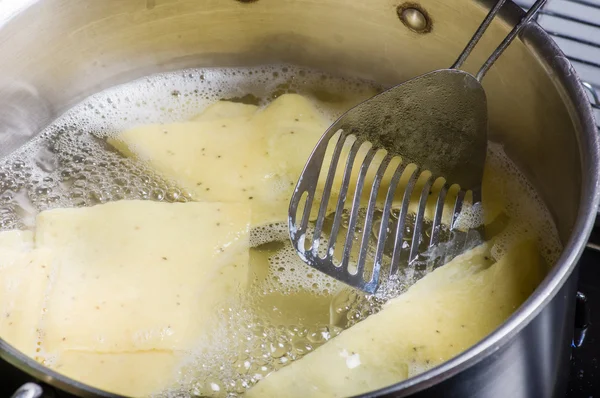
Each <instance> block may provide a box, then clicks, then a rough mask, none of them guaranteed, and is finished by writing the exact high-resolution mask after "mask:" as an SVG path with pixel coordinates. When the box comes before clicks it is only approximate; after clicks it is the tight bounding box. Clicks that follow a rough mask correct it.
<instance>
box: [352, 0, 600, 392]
mask: <svg viewBox="0 0 600 398" xmlns="http://www.w3.org/2000/svg"><path fill="white" fill-rule="evenodd" d="M507 6H510V9H508V10H503V11H506V12H502V14H503V15H499V16H498V17H497V18H502V19H503V20H512V19H513V18H516V20H518V19H520V17H521V16H522V15H524V11H523V10H522V9H521V8H520V7H519V6H517V5H516V4H514V3H512V2H508V4H507ZM520 39H521V40H522V41H523V42H526V43H527V46H528V47H529V49H530V50H531V51H532V52H533V53H534V54H535V55H536V56H537V57H538V59H539V60H540V61H541V62H542V64H543V66H544V68H545V69H546V71H547V72H551V78H552V79H553V82H554V84H555V85H556V86H557V89H559V91H562V92H561V95H562V96H563V98H564V97H565V96H568V98H570V99H571V103H570V104H567V105H570V109H569V113H570V116H571V118H572V120H573V123H575V124H579V129H580V130H581V136H580V137H578V138H579V150H580V153H581V155H582V156H581V168H582V170H583V173H582V190H581V199H580V206H579V211H578V214H577V220H576V222H575V225H574V227H573V230H572V231H571V235H570V237H569V240H568V241H567V244H566V245H565V247H564V249H563V252H562V254H561V255H560V257H559V259H558V260H557V262H556V264H555V265H554V267H552V270H551V271H550V272H549V273H548V275H546V277H545V278H544V280H543V281H542V283H541V284H540V285H539V286H538V287H537V289H536V290H535V291H534V293H533V294H532V295H531V296H530V297H529V298H528V299H527V300H526V301H525V302H524V303H523V304H522V305H521V307H519V308H518V309H517V311H515V312H514V313H513V314H512V315H511V316H510V317H509V318H508V319H507V320H506V321H505V322H504V323H503V324H502V325H500V326H499V327H498V328H496V329H495V330H494V331H493V332H492V333H490V334H489V335H488V336H487V337H485V338H484V339H483V340H481V341H479V342H478V343H477V344H475V345H474V346H472V347H471V348H469V349H467V350H466V351H463V352H462V353H460V354H459V355H457V356H455V357H454V358H452V359H450V360H448V361H446V362H444V363H442V364H440V365H439V366H436V367H435V368H432V369H430V370H428V371H426V372H423V373H421V374H418V375H416V376H414V377H411V378H409V379H406V380H404V381H402V382H400V383H397V384H393V385H391V386H388V387H385V388H382V389H379V390H375V391H372V392H369V393H366V394H363V395H360V397H373V396H382V395H386V394H390V393H394V396H398V397H406V396H409V395H411V394H414V393H417V392H419V391H423V390H425V389H427V388H429V387H431V386H433V385H436V384H439V383H440V382H442V381H444V380H447V379H449V378H451V377H453V376H455V375H456V374H458V373H460V372H462V371H464V370H466V369H468V368H470V367H472V366H475V365H476V364H477V363H479V362H481V361H482V360H483V359H485V358H486V357H488V356H490V355H491V354H493V353H494V352H496V351H499V350H501V349H502V348H503V347H504V346H506V345H507V344H508V343H509V342H510V341H511V340H512V339H513V338H514V336H515V335H516V334H518V333H519V332H520V331H521V330H522V329H524V328H525V327H526V326H527V325H528V324H529V323H530V322H531V321H532V320H533V319H534V318H535V317H536V316H537V315H538V314H539V313H540V312H541V310H542V309H543V308H544V307H546V305H548V303H549V302H550V301H551V300H552V299H553V298H554V297H555V296H556V295H557V293H558V292H559V290H560V289H561V288H562V287H563V285H564V284H565V283H566V282H567V280H568V279H569V278H570V276H571V274H572V273H573V271H574V270H575V268H576V267H577V261H578V260H579V258H580V257H581V254H582V253H583V250H584V249H585V246H586V243H587V240H588V238H589V235H590V233H591V231H592V228H593V227H594V222H595V219H596V214H597V211H598V204H599V199H600V139H599V134H598V130H597V127H596V124H595V121H594V117H593V112H592V108H591V105H590V102H589V99H588V96H587V93H586V91H585V89H584V87H583V85H582V84H581V81H580V79H579V76H578V75H577V73H576V71H575V69H574V68H573V66H572V65H571V63H570V61H569V60H568V58H567V57H566V56H565V55H564V53H563V52H562V50H561V49H560V48H559V47H558V45H557V44H556V43H555V42H554V41H553V40H552V39H551V37H550V36H549V35H548V33H546V31H545V30H544V29H543V28H542V27H541V26H540V25H538V24H537V22H530V23H529V24H528V25H527V26H526V27H525V28H524V29H523V31H522V33H521V35H520Z"/></svg>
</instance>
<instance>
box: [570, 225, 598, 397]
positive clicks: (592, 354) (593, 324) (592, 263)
mask: <svg viewBox="0 0 600 398" xmlns="http://www.w3.org/2000/svg"><path fill="white" fill-rule="evenodd" d="M596 234H597V235H600V232H599V231H596ZM596 239H597V238H596ZM596 239H595V238H593V239H592V242H594V241H596ZM597 242H598V243H600V239H598V241H597ZM580 267H581V270H580V274H579V291H580V292H582V293H583V294H584V295H585V296H586V297H587V300H588V305H589V309H590V311H589V314H590V322H589V325H588V327H587V330H586V337H585V339H584V340H583V344H582V345H581V347H579V348H573V351H572V352H573V354H572V358H571V374H570V380H569V389H568V392H567V398H593V397H600V367H599V365H600V363H599V362H600V251H598V250H593V249H586V250H585V252H584V253H583V256H582V257H581V260H580Z"/></svg>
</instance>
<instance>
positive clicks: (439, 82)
mask: <svg viewBox="0 0 600 398" xmlns="http://www.w3.org/2000/svg"><path fill="white" fill-rule="evenodd" d="M545 1H546V0H538V1H536V2H535V4H534V5H533V6H532V7H531V8H530V10H529V11H528V12H527V14H525V16H524V17H523V18H522V19H521V21H520V22H519V23H518V24H517V25H516V26H515V27H514V28H513V29H512V30H511V32H510V33H509V34H508V35H507V36H506V37H505V39H504V40H503V41H502V43H500V45H499V46H498V47H497V48H496V49H495V50H494V52H493V53H492V55H491V56H490V57H489V58H488V59H487V60H486V61H485V63H484V64H483V66H482V67H481V69H480V70H479V71H478V72H477V74H476V75H475V76H473V75H471V74H469V73H467V72H464V71H462V70H459V69H458V68H460V67H461V66H462V65H463V63H464V62H465V60H466V59H467V57H468V56H469V54H470V53H471V51H472V50H473V48H474V47H475V45H476V44H477V42H478V41H479V39H480V38H481V37H482V36H483V34H484V32H485V30H486V29H487V27H488V26H489V24H490V23H491V22H492V20H493V18H494V17H495V15H496V14H497V13H498V11H499V10H500V8H501V7H502V5H503V4H504V2H505V0H499V1H498V2H497V3H496V4H495V5H494V7H493V8H492V9H491V10H490V12H489V13H488V15H487V16H486V18H485V19H484V20H483V22H482V23H481V25H480V26H479V28H478V29H477V31H476V32H475V34H474V35H473V37H472V38H471V40H470V41H469V42H468V43H467V46H466V47H465V49H464V50H463V52H462V53H461V54H460V56H459V57H458V59H457V60H456V62H455V63H454V65H452V67H450V68H449V69H441V70H436V71H433V72H429V73H427V74H424V75H421V76H419V77H416V78H414V79H411V80H409V81H407V82H405V83H402V84H400V85H397V86H395V87H393V88H391V89H389V90H387V91H384V92H383V93H381V94H378V95H376V96H375V97H373V98H371V99H369V100H367V101H364V102H363V103H361V104H359V105H358V106H356V107H354V108H352V109H351V110H349V111H348V112H346V113H345V114H344V115H342V116H341V117H340V118H339V119H338V120H337V121H336V122H335V123H333V125H331V127H329V129H327V131H326V132H325V133H324V134H323V136H322V137H321V139H320V140H319V142H318V144H317V146H316V147H315V149H314V150H313V152H312V154H311V155H310V157H309V159H308V161H307V163H306V165H305V167H304V170H303V172H302V174H301V176H300V178H299V181H298V184H297V185H296V188H295V190H294V193H293V195H292V198H291V201H290V207H289V232H290V237H291V240H292V243H293V245H294V247H295V248H296V250H297V252H298V254H299V255H300V257H301V258H302V260H303V261H305V262H306V263H307V264H308V265H310V266H312V267H314V268H316V269H317V270H319V271H321V272H324V273H325V274H328V275H330V276H332V277H334V278H336V279H338V280H340V281H342V282H344V283H346V284H348V285H350V286H353V287H355V288H358V289H360V290H363V291H365V292H367V293H374V292H375V291H376V289H377V287H378V285H379V282H380V273H381V266H382V259H383V256H384V247H385V243H386V240H387V239H388V237H389V235H392V234H393V235H394V236H393V239H394V241H393V242H394V244H393V253H392V255H391V264H390V270H389V273H390V275H394V274H396V273H397V272H398V267H399V262H400V257H401V256H402V252H403V251H406V250H408V257H407V259H408V264H411V263H412V262H413V261H414V260H415V259H416V258H417V256H418V255H419V250H420V246H421V247H422V245H421V243H422V242H423V239H424V238H423V236H422V232H423V223H424V214H425V206H426V202H427V199H428V195H429V194H430V189H431V187H432V185H433V183H434V181H435V180H436V179H437V178H438V177H443V178H444V179H445V184H444V186H443V187H442V189H441V190H440V191H439V193H438V195H439V196H438V198H437V201H436V205H435V212H434V216H433V221H432V222H433V225H432V227H431V232H430V238H429V243H428V245H427V247H428V249H429V248H432V247H433V246H435V245H437V244H438V243H439V237H440V233H439V231H440V225H441V222H442V212H443V208H444V203H445V199H446V194H447V192H448V189H449V187H450V186H452V185H453V184H458V185H459V186H460V190H459V191H458V194H457V196H456V200H455V203H454V210H453V214H452V215H451V222H450V230H453V229H454V227H455V221H456V219H457V217H458V215H459V214H460V212H461V209H462V207H463V201H464V200H465V195H466V194H467V193H468V192H471V194H472V202H473V203H474V204H476V203H479V202H480V201H481V183H482V178H483V167H484V162H485V157H486V148H487V102H486V95H485V92H484V89H483V87H482V86H481V83H480V82H481V80H482V79H483V77H484V76H485V74H486V72H487V71H488V70H489V68H490V67H491V66H492V65H493V63H494V62H495V61H496V60H497V59H498V57H499V56H500V55H501V54H502V52H503V51H504V50H505V49H506V48H507V47H508V45H509V44H510V43H511V42H512V41H513V39H514V38H515V37H516V36H517V35H518V34H519V32H520V31H521V29H522V28H523V27H524V26H526V24H527V23H528V22H529V21H530V20H531V18H532V17H533V16H534V15H535V14H536V12H537V11H538V10H539V9H540V7H541V6H542V5H543V4H544V3H545ZM334 136H336V137H339V138H338V139H337V143H335V145H334V147H333V154H332V156H331V158H330V159H331V160H330V162H329V168H328V170H327V171H326V173H325V174H323V175H326V180H325V183H324V185H322V189H321V192H322V193H321V196H320V204H319V207H318V214H317V216H316V219H315V220H314V229H313V230H312V240H310V238H308V237H307V229H308V225H309V219H310V218H311V209H312V207H313V201H314V200H315V198H316V197H317V193H318V187H319V176H320V175H321V172H322V170H321V169H322V168H323V164H324V161H325V157H326V152H327V148H328V146H329V145H330V143H331V142H330V141H332V137H334ZM349 137H352V139H356V141H354V143H353V144H352V145H351V147H350V150H348V151H347V156H346V166H345V168H344V174H343V177H342V179H341V186H340V187H339V196H338V200H337V204H336V206H335V211H334V219H333V224H332V226H331V233H330V234H329V238H328V243H325V242H324V240H323V239H322V238H321V235H322V233H323V226H324V224H325V219H326V217H327V215H328V206H329V201H330V196H331V195H332V188H333V183H334V180H336V170H337V166H338V163H339V162H340V157H341V154H342V152H343V151H342V149H343V148H344V145H346V146H349V145H348V142H347V141H348V139H349ZM365 142H369V143H370V144H372V146H371V148H370V149H369V150H368V151H367V153H366V155H365V156H364V159H363V161H362V164H361V165H360V167H359V170H358V178H357V180H356V186H355V188H354V196H353V199H352V202H351V203H352V206H351V210H350V213H349V216H347V220H345V221H347V225H344V226H345V227H346V229H347V232H346V238H345V241H344V245H343V250H342V257H341V261H340V262H339V264H336V263H335V262H334V252H335V245H336V241H337V240H338V235H339V233H340V224H341V223H342V218H343V213H344V211H345V205H346V199H347V196H348V189H349V186H350V182H351V174H352V169H353V166H354V161H355V158H356V155H357V153H358V152H359V148H360V147H361V145H362V144H363V143H365ZM381 149H384V150H385V151H387V153H386V154H385V157H384V159H383V161H382V162H381V163H380V165H379V166H378V167H377V172H376V174H375V178H374V180H373V183H372V186H371V190H370V194H369V199H368V204H367V206H366V213H363V214H362V215H360V217H359V209H360V208H361V206H362V205H361V197H362V194H363V189H364V185H365V180H366V176H367V172H368V170H369V166H371V163H372V161H373V158H374V157H375V154H376V153H377V151H379V150H381ZM395 156H399V157H401V158H402V162H401V164H400V165H398V167H397V168H396V169H395V171H394V173H393V177H392V178H391V180H390V183H389V187H388V190H387V194H386V196H385V202H384V205H383V210H382V213H381V217H382V218H381V226H380V227H379V228H378V229H379V231H378V233H376V237H377V244H376V247H375V251H374V253H372V252H371V254H369V240H370V233H371V231H372V229H373V225H374V213H375V210H376V202H377V197H378V194H379V191H380V188H382V187H381V182H382V180H383V176H384V173H386V171H387V168H388V166H389V165H390V161H391V159H392V158H394V157H395ZM409 164H413V165H416V166H418V167H417V168H416V169H414V170H413V171H412V174H411V175H410V178H409V180H408V183H407V185H406V187H405V191H404V195H403V198H402V202H401V205H400V213H399V215H398V220H397V223H396V226H395V227H394V228H389V222H390V213H391V211H392V204H393V200H394V196H395V193H396V189H397V187H398V183H399V181H400V179H401V177H402V175H403V173H405V172H407V170H408V169H407V166H408V165H409ZM323 171H324V170H323ZM426 171H428V172H430V173H431V174H430V176H429V177H428V179H427V180H426V182H425V184H424V186H423V189H422V190H421V193H420V196H419V200H418V208H417V211H416V214H415V221H414V227H413V231H412V234H413V237H412V240H411V243H410V245H406V244H403V235H404V231H405V228H406V218H407V216H408V215H409V214H408V210H409V202H410V201H411V194H412V190H413V188H414V186H415V181H416V180H417V179H418V178H420V177H419V176H420V175H421V173H423V172H426ZM299 208H300V209H301V210H300V213H302V214H298V213H299ZM362 208H363V209H364V206H362ZM361 217H364V228H362V231H359V233H362V237H360V236H359V240H360V243H359V245H360V246H359V247H358V260H357V262H356V264H355V265H353V266H352V267H349V264H350V257H351V253H352V245H353V242H354V241H355V233H356V232H357V231H356V227H357V224H358V223H359V219H360V221H361V222H362V220H363V219H362V218H361ZM298 221H299V222H298ZM320 244H323V245H324V246H325V247H321V246H320ZM407 246H409V247H407ZM323 249H324V250H323ZM421 250H422V249H421ZM369 255H370V256H371V260H372V262H373V266H372V270H371V269H370V270H369V272H365V263H366V261H367V257H368V256H369ZM404 255H405V256H406V253H405V254H404ZM371 260H370V261H371ZM366 274H370V275H366Z"/></svg>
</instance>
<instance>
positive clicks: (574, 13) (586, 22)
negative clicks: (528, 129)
mask: <svg viewBox="0 0 600 398" xmlns="http://www.w3.org/2000/svg"><path fill="white" fill-rule="evenodd" d="M516 3H517V4H518V5H519V6H521V7H522V8H525V9H527V8H528V7H529V6H531V4H533V0H516ZM537 22H538V23H539V24H540V25H541V26H542V27H543V28H544V29H545V30H546V31H547V32H548V33H549V34H550V35H551V36H552V38H553V39H554V41H556V43H557V44H558V45H559V47H560V48H561V49H562V50H563V52H564V53H565V55H566V56H567V57H568V58H569V59H570V60H571V63H572V64H573V66H574V67H575V70H577V73H578V74H579V76H580V77H581V80H582V81H583V82H584V83H583V85H584V86H585V87H586V88H587V90H588V94H589V98H590V102H591V104H592V108H593V109H594V114H595V117H596V124H597V125H598V128H600V0H550V1H548V3H547V4H546V5H545V6H544V7H543V8H542V9H541V10H540V11H539V13H538V16H537Z"/></svg>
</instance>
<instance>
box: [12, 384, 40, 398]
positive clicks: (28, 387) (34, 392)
mask: <svg viewBox="0 0 600 398" xmlns="http://www.w3.org/2000/svg"><path fill="white" fill-rule="evenodd" d="M43 394H44V390H42V387H41V386H40V385H38V384H35V383H25V384H23V385H22V386H21V387H20V388H19V389H18V390H17V391H15V393H14V394H13V395H12V396H11V398H41V397H42V395H43Z"/></svg>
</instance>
